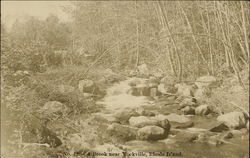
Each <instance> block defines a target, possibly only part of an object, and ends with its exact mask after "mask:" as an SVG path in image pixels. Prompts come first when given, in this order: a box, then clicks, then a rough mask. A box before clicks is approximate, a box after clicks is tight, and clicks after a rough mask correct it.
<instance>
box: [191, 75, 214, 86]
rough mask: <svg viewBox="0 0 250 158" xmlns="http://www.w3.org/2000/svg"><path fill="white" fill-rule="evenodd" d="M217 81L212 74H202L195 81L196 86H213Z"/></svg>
mask: <svg viewBox="0 0 250 158" xmlns="http://www.w3.org/2000/svg"><path fill="white" fill-rule="evenodd" d="M217 83H218V82H217V79H216V78H215V77H214V76H202V77H199V78H197V79H196V81H195V84H196V85H197V87H198V88H202V87H215V86H216V84H217Z"/></svg>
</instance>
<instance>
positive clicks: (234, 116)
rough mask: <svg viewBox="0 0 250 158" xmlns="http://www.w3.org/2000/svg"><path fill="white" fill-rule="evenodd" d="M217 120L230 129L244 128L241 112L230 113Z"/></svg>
mask: <svg viewBox="0 0 250 158" xmlns="http://www.w3.org/2000/svg"><path fill="white" fill-rule="evenodd" d="M217 120H218V121H220V122H223V123H225V125H226V126H228V127H229V128H232V129H240V128H243V127H246V122H247V120H246V118H245V115H244V113H242V112H230V113H226V114H224V115H220V116H218V117H217Z"/></svg>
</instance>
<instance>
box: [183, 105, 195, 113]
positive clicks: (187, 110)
mask: <svg viewBox="0 0 250 158" xmlns="http://www.w3.org/2000/svg"><path fill="white" fill-rule="evenodd" d="M181 112H182V113H183V114H184V115H194V114H195V110H194V108H193V107H190V106H186V107H184V108H182V109H181Z"/></svg>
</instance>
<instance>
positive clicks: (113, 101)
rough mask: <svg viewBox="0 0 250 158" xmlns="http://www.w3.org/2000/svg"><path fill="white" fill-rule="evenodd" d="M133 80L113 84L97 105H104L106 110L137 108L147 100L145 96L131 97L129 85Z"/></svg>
mask: <svg viewBox="0 0 250 158" xmlns="http://www.w3.org/2000/svg"><path fill="white" fill-rule="evenodd" d="M133 79H134V78H129V79H127V80H125V81H121V82H119V83H116V84H114V85H113V86H111V87H110V88H108V89H107V95H106V96H105V97H104V98H103V99H102V100H101V101H98V102H97V104H104V105H105V106H106V109H108V110H112V111H114V110H119V109H125V108H135V107H139V106H141V105H143V104H145V103H147V102H148V101H149V100H148V98H147V97H145V96H133V95H132V94H131V93H132V87H131V86H130V85H129V83H130V82H131V81H132V80H133Z"/></svg>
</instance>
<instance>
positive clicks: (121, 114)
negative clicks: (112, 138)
mask: <svg viewBox="0 0 250 158" xmlns="http://www.w3.org/2000/svg"><path fill="white" fill-rule="evenodd" d="M113 116H114V117H115V118H116V122H118V123H121V124H127V123H128V120H129V119H130V118H131V117H133V116H139V114H138V113H137V112H136V111H135V110H131V109H121V110H119V111H117V112H116V113H115V114H114V115H113Z"/></svg>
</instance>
